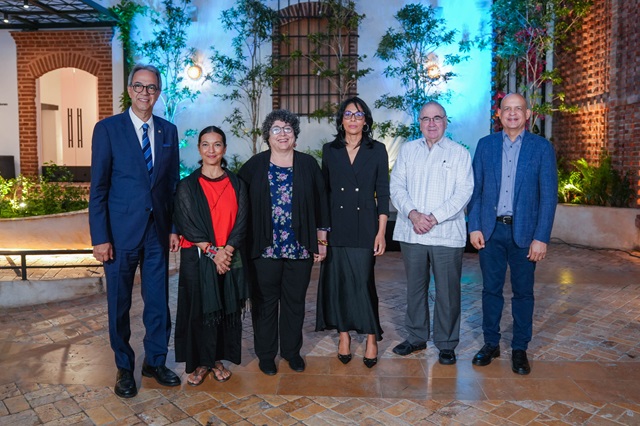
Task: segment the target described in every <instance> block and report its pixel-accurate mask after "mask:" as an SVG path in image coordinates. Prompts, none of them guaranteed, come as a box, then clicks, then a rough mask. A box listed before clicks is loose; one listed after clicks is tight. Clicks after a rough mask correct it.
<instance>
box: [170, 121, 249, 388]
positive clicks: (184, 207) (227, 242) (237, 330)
mask: <svg viewBox="0 0 640 426" xmlns="http://www.w3.org/2000/svg"><path fill="white" fill-rule="evenodd" d="M226 149H227V141H226V136H225V134H224V132H223V131H222V130H221V129H220V128H218V127H216V126H209V127H207V128H205V129H204V130H202V132H200V136H199V137H198V152H199V153H200V156H201V157H202V160H201V161H200V164H201V165H202V167H200V168H199V169H197V170H196V171H194V172H193V173H191V174H190V175H189V176H187V177H186V178H184V179H183V180H181V181H180V183H179V185H178V188H177V190H176V204H175V212H174V223H175V225H176V227H177V229H178V232H179V233H180V235H182V238H181V243H180V246H181V248H182V250H181V254H180V278H179V284H178V312H177V315H176V334H175V345H176V361H177V362H186V367H185V371H186V372H187V373H188V374H189V376H188V377H187V383H189V384H190V385H193V386H197V385H199V384H201V383H202V382H203V380H204V379H205V378H206V376H207V374H208V373H209V372H213V378H214V379H216V380H217V381H219V382H224V381H227V380H228V379H229V378H230V377H231V372H230V371H229V370H227V369H226V368H225V367H224V365H223V363H222V360H223V359H226V360H228V361H230V362H233V363H234V364H239V363H240V352H241V336H242V322H241V314H242V312H243V311H244V308H245V305H246V302H247V300H248V298H249V290H248V285H247V282H246V280H245V276H246V274H245V270H244V265H246V261H245V259H244V253H243V250H242V249H243V244H244V238H245V234H246V225H247V194H246V189H245V187H244V184H243V183H242V182H241V181H240V180H239V179H238V178H237V177H236V176H235V175H234V174H233V173H231V172H230V171H229V170H227V169H226V161H225V160H224V158H223V156H224V154H225V152H226Z"/></svg>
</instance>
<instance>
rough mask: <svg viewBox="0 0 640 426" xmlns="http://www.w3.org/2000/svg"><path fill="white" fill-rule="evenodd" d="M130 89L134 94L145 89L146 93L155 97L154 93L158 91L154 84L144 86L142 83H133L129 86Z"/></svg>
mask: <svg viewBox="0 0 640 426" xmlns="http://www.w3.org/2000/svg"><path fill="white" fill-rule="evenodd" d="M131 88H132V89H133V91H134V92H136V93H141V92H142V91H143V90H145V89H146V90H147V93H148V94H150V95H155V93H156V92H157V91H158V86H156V85H155V84H148V85H146V86H145V85H144V84H142V83H135V84H132V85H131Z"/></svg>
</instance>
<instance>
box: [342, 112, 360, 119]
mask: <svg viewBox="0 0 640 426" xmlns="http://www.w3.org/2000/svg"><path fill="white" fill-rule="evenodd" d="M342 116H343V117H344V119H345V120H351V117H355V118H356V120H358V121H362V120H364V116H365V113H364V112H362V111H356V112H353V111H345V112H344V114H342Z"/></svg>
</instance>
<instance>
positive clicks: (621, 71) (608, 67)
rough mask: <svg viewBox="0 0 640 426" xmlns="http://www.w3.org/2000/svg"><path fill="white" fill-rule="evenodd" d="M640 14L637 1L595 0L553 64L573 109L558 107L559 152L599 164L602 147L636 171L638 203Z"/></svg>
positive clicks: (621, 165) (639, 200) (555, 124)
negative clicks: (575, 109) (566, 48)
mask: <svg viewBox="0 0 640 426" xmlns="http://www.w3.org/2000/svg"><path fill="white" fill-rule="evenodd" d="M639 19H640V12H639V11H638V7H637V2H635V1H632V2H628V1H624V0H602V1H596V2H594V4H593V6H592V9H591V11H590V13H589V15H588V16H587V18H586V20H585V23H584V25H583V27H582V29H581V30H580V31H578V32H577V33H576V34H575V35H574V36H573V37H572V39H571V40H569V42H568V43H567V45H568V46H570V47H571V50H570V51H565V52H560V53H558V55H557V57H556V66H557V68H558V69H559V70H560V72H561V74H562V77H563V78H564V82H563V84H562V85H559V86H557V87H556V88H555V89H554V90H555V91H556V92H561V91H564V92H565V93H566V96H567V98H566V99H567V102H568V103H569V104H574V105H577V106H578V107H579V111H578V113H577V114H568V113H556V114H555V115H554V122H553V141H554V144H555V146H556V148H557V150H558V155H559V156H561V157H563V158H565V159H567V160H569V161H571V160H577V159H579V158H586V159H587V160H588V161H589V162H590V163H592V164H597V162H598V159H599V156H600V153H601V152H602V150H603V149H606V150H607V151H608V152H609V153H610V154H611V156H612V159H613V163H614V165H615V167H616V168H617V169H618V170H619V171H621V172H627V171H628V172H630V173H631V175H632V176H633V177H634V182H633V184H634V185H635V188H636V194H637V197H636V198H637V201H636V203H637V205H640V192H638V191H639V190H640V84H639V83H640V36H639V34H640V32H639V30H638V26H637V22H638V21H639Z"/></svg>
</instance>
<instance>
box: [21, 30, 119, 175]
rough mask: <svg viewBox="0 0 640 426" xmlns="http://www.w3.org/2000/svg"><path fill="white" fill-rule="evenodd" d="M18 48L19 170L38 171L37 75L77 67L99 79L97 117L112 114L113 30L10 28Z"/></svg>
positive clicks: (34, 173)
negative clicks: (17, 30) (15, 29)
mask: <svg viewBox="0 0 640 426" xmlns="http://www.w3.org/2000/svg"><path fill="white" fill-rule="evenodd" d="M11 36H12V37H13V39H14V40H15V43H16V50H17V68H18V111H19V131H20V170H21V172H22V174H25V175H31V176H36V175H38V173H39V167H38V165H39V161H38V128H37V119H36V117H37V108H38V105H36V79H37V78H39V77H41V76H42V75H44V74H46V73H48V72H49V71H53V70H56V69H58V68H78V69H81V70H83V71H86V72H88V73H90V74H92V75H94V76H95V77H97V79H98V94H97V96H98V119H99V120H100V119H103V118H105V117H108V116H110V115H112V114H113V107H112V105H113V102H112V98H113V84H112V81H111V75H112V70H111V63H112V60H111V57H112V54H111V51H112V49H111V43H112V40H113V30H112V29H111V28H109V29H99V30H82V31H30V32H13V31H12V32H11Z"/></svg>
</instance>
